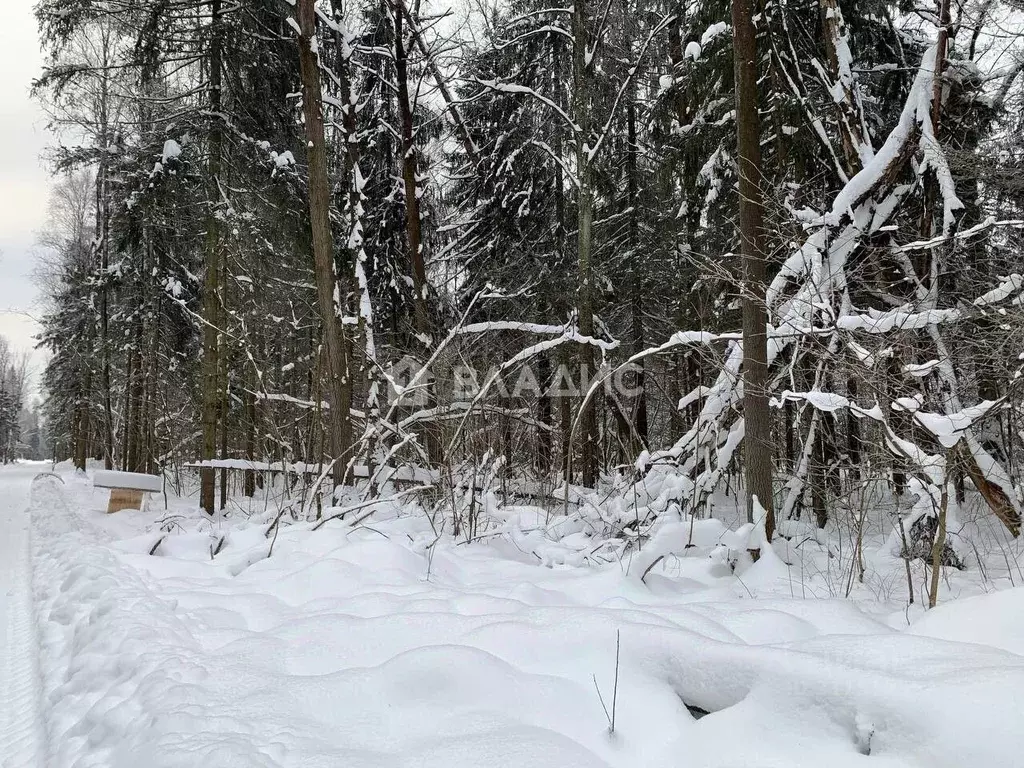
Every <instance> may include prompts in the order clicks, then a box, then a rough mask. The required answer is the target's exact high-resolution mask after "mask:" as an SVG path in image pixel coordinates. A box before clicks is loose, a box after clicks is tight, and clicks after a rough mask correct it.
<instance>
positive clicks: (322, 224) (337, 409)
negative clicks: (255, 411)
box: [297, 0, 352, 484]
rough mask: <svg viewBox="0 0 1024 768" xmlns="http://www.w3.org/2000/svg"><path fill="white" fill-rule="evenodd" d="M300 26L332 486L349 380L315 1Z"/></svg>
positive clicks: (338, 472) (341, 470)
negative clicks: (336, 298) (325, 134)
mask: <svg viewBox="0 0 1024 768" xmlns="http://www.w3.org/2000/svg"><path fill="white" fill-rule="evenodd" d="M297 16H298V23H299V65H300V67H301V75H302V112H303V116H304V117H305V121H306V141H307V147H308V150H307V159H308V162H309V220H310V225H311V231H312V243H313V263H314V270H315V273H316V292H317V303H318V305H319V310H320V321H321V324H322V326H323V329H322V332H323V341H324V348H325V352H326V357H327V366H326V368H327V380H328V386H327V396H328V402H329V404H330V423H331V453H332V454H333V458H334V459H335V464H334V470H333V472H334V482H335V484H340V483H342V482H343V481H344V476H345V468H346V462H345V459H346V458H347V454H348V453H349V451H350V449H351V444H352V422H351V405H352V382H351V376H350V373H349V360H348V355H347V345H346V344H345V339H344V337H343V329H342V325H341V319H340V317H339V312H340V311H341V306H339V305H338V304H337V303H336V301H335V297H336V296H337V297H339V300H341V297H343V296H344V288H345V286H344V284H343V283H341V284H339V281H338V275H337V272H336V268H335V263H334V237H333V235H332V233H331V217H330V216H331V214H330V210H331V190H330V183H329V180H328V178H327V147H326V142H325V139H324V116H323V100H322V92H321V90H320V67H319V63H318V61H317V53H316V51H315V49H314V45H313V41H314V40H315V38H316V9H315V0H297Z"/></svg>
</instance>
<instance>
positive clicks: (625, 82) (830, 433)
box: [0, 0, 1024, 597]
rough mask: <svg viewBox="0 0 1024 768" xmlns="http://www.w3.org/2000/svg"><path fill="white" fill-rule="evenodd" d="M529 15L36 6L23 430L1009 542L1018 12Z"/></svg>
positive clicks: (690, 10)
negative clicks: (33, 209) (33, 321)
mask: <svg viewBox="0 0 1024 768" xmlns="http://www.w3.org/2000/svg"><path fill="white" fill-rule="evenodd" d="M563 5H564V7H561V6H558V5H557V4H555V5H552V4H550V3H549V2H547V0H541V1H539V2H537V1H535V0H502V2H497V0H495V2H489V1H488V0H475V2H469V3H465V4H461V5H460V4H453V5H451V6H450V7H448V6H446V5H444V4H440V5H438V4H428V3H424V2H421V0H381V2H374V1H373V0H344V1H343V0H320V1H319V2H317V1H316V0H289V1H288V2H284V1H283V0H237V1H236V2H228V0H41V1H40V2H39V3H38V5H37V7H36V17H37V20H38V25H39V30H40V36H41V40H42V43H43V45H44V49H45V52H46V56H47V66H46V67H45V69H44V70H43V71H42V72H40V73H39V77H38V79H37V80H36V82H35V83H34V92H35V94H36V96H37V97H38V99H40V100H41V102H42V103H43V104H44V105H45V108H46V110H47V114H48V115H49V118H50V121H51V126H52V128H53V130H54V131H55V132H56V135H57V136H58V137H59V141H58V142H57V144H56V146H54V148H53V150H52V153H51V157H50V161H51V164H52V168H53V171H54V174H55V176H54V191H53V200H52V204H51V211H50V222H49V225H48V227H47V230H46V232H45V233H43V235H42V236H41V240H42V242H43V245H44V246H45V253H46V258H44V259H42V260H41V262H40V265H39V269H38V281H39V284H40V286H41V288H42V290H43V291H44V293H45V295H46V307H47V309H46V314H45V318H44V320H43V332H42V335H41V337H40V344H41V346H42V347H44V348H45V350H46V352H47V354H48V357H47V363H46V368H45V372H44V374H43V377H42V379H43V381H42V385H43V390H44V393H45V402H44V405H43V420H44V422H45V424H46V431H47V434H48V439H49V441H50V445H51V450H52V453H53V458H54V460H56V461H60V460H63V459H71V460H72V461H73V462H74V464H75V465H76V466H77V467H79V468H80V469H83V470H84V469H85V467H86V465H87V462H90V461H95V462H98V463H99V464H102V465H103V466H105V467H106V468H108V469H109V468H113V469H120V470H128V471H136V472H149V473H165V474H173V475H174V476H175V477H179V476H180V475H181V474H182V473H185V474H187V473H189V472H192V473H193V475H194V476H195V479H196V487H197V489H198V497H197V500H198V504H199V505H200V506H201V507H202V508H203V509H204V510H205V511H206V512H207V513H209V514H211V515H213V514H215V512H216V511H217V510H218V509H220V508H222V507H224V506H225V504H226V503H227V501H226V500H227V498H228V496H229V494H231V493H235V492H237V493H241V494H244V495H246V496H253V495H254V494H256V493H258V492H259V489H260V488H261V487H262V485H263V483H264V482H265V476H266V473H267V472H268V471H271V470H273V469H274V467H276V468H277V471H279V472H284V473H285V474H286V475H288V474H289V473H293V474H294V481H293V482H294V483H296V484H300V483H301V484H302V488H303V491H302V492H303V493H304V494H309V496H310V498H313V497H314V496H315V498H316V501H315V503H316V510H317V513H318V514H319V513H320V510H321V504H322V502H321V496H323V495H324V494H326V495H327V496H329V495H330V487H331V486H334V487H338V488H339V489H342V488H352V487H357V486H358V487H359V488H360V494H361V498H363V499H364V500H365V499H369V498H375V497H378V496H380V495H382V494H406V495H412V494H417V495H418V497H419V498H421V499H422V503H423V504H428V505H433V506H434V507H436V508H437V509H441V510H443V511H444V514H443V517H444V519H445V524H446V525H447V526H448V530H449V531H451V532H453V533H455V534H456V535H460V534H461V533H466V534H467V535H468V536H470V537H472V535H473V531H474V526H475V524H476V523H475V521H476V519H477V516H478V514H479V510H480V509H481V508H482V507H486V505H487V504H488V503H489V502H488V499H489V498H491V496H492V495H493V494H499V495H501V496H502V497H503V498H526V499H532V500H534V501H536V502H539V503H541V505H542V506H543V505H548V506H549V507H551V508H559V507H560V505H562V504H564V505H565V506H566V507H568V505H569V503H570V501H573V502H574V503H575V501H576V500H578V499H579V498H590V499H596V498H599V499H600V500H601V503H600V505H596V506H598V507H599V509H598V511H597V512H595V518H594V521H593V522H594V524H595V525H599V526H603V527H604V529H605V530H606V531H608V532H609V533H614V534H616V535H618V536H620V537H624V538H625V539H627V540H628V539H631V538H635V539H640V538H641V537H643V536H645V535H646V533H647V532H649V531H650V530H651V528H652V526H654V525H655V524H656V522H657V521H658V520H659V519H660V518H662V517H663V516H665V515H679V516H684V515H685V516H689V518H690V520H693V519H694V518H695V517H696V518H701V517H710V516H713V514H714V512H715V510H716V508H721V507H722V506H723V505H731V506H733V507H735V508H736V509H739V510H742V511H743V514H745V515H746V519H747V520H748V521H749V522H750V523H753V524H754V526H755V528H757V529H758V530H759V531H760V533H759V534H758V535H759V536H762V537H765V538H764V539H762V541H763V540H767V541H771V540H772V538H773V535H774V534H775V532H776V530H779V531H783V529H784V528H785V526H786V524H787V523H788V522H790V521H795V520H801V519H804V520H806V521H810V522H811V523H812V524H813V525H814V526H817V527H824V526H826V525H827V524H828V523H829V522H830V520H831V521H832V522H836V521H837V518H838V517H839V516H843V520H845V521H846V522H847V523H848V524H849V525H850V526H853V527H854V528H855V527H856V525H857V521H858V517H857V514H858V513H857V509H856V508H855V505H852V504H851V503H850V502H849V500H850V499H851V498H852V496H853V495H856V494H857V493H862V492H863V491H864V489H868V488H875V489H877V488H881V489H883V490H884V492H885V494H887V495H889V496H890V497H895V498H906V499H908V502H907V504H905V505H904V509H903V511H904V512H907V510H908V509H909V512H908V514H907V516H906V517H902V518H899V520H897V524H898V527H899V529H900V531H901V535H902V536H903V546H904V549H905V552H907V553H912V552H913V551H915V549H916V548H923V549H921V553H922V556H927V557H930V558H931V562H932V564H933V565H935V564H936V563H937V562H939V561H941V562H942V564H944V565H949V564H955V561H956V560H957V554H956V553H955V552H953V551H952V549H951V548H950V547H949V546H948V545H947V544H946V542H945V541H944V537H945V536H946V531H947V529H948V528H950V527H951V526H952V524H953V520H954V518H955V517H956V514H957V510H958V509H959V508H960V507H962V506H964V505H966V504H968V503H971V502H972V500H973V501H974V502H976V504H977V506H978V508H979V509H981V510H983V512H984V514H986V515H992V516H994V519H997V520H998V521H999V524H1000V525H1001V526H1002V527H1004V528H1005V529H1006V531H1007V532H1008V533H1009V534H1010V535H1011V536H1013V537H1015V536H1017V534H1018V533H1019V531H1020V521H1021V517H1020V514H1021V507H1022V498H1024V496H1022V490H1024V486H1022V479H1024V478H1022V474H1021V466H1022V463H1021V462H1022V459H1024V443H1022V440H1021V437H1022V435H1024V432H1022V428H1024V422H1022V418H1024V417H1022V415H1021V412H1020V405H1021V402H1022V400H1021V392H1020V386H1019V382H1020V381H1021V356H1022V354H1024V349H1022V341H1024V335H1022V331H1024V312H1022V306H1021V305H1022V302H1024V276H1022V272H1024V268H1022V267H1024V261H1022V257H1021V255H1020V254H1021V234H1020V233H1021V227H1024V213H1022V211H1021V207H1022V205H1024V185H1022V182H1021V178H1020V175H1019V166H1020V158H1021V155H1022V153H1024V140H1022V139H1021V136H1022V135H1024V134H1022V133H1021V130H1020V127H1021V126H1020V120H1021V117H1020V116H1021V105H1022V96H1024V78H1022V77H1021V72H1022V69H1024V56H1022V55H1021V49H1020V43H1021V34H1020V32H1019V31H1018V30H1019V29H1020V26H1019V18H1020V15H1019V11H1018V9H1017V7H1016V5H1015V3H1014V2H1007V1H1005V0H962V1H961V0H958V2H956V3H953V2H951V0H939V2H938V3H937V4H936V3H925V4H915V3H912V2H898V3H897V2H888V1H887V0H862V2H849V1H844V0H757V1H756V2H755V0H733V2H732V3H731V4H729V3H726V2H722V1H721V0H689V1H688V2H676V1H675V0H668V1H666V0H572V2H571V3H568V4H563ZM2 370H3V368H2V367H0V371H2ZM2 392H3V390H2V389H0V403H2V397H3V395H2ZM0 439H2V433H0ZM235 469H240V470H241V471H240V472H235V471H233V470H235ZM403 473H404V474H403ZM399 478H404V479H405V482H404V483H402V484H399V483H398V482H397V480H398V479H399ZM400 486H401V487H400ZM339 492H340V491H339ZM323 503H325V504H326V506H327V507H330V506H331V505H332V504H333V501H332V500H330V499H329V498H328V499H327V500H326V502H323ZM897 507H898V505H897ZM307 508H308V506H307ZM863 519H864V518H863V514H861V515H860V518H859V520H860V522H861V524H863ZM783 532H784V531H783ZM752 541H753V540H752ZM751 548H752V549H756V548H757V544H756V542H754V543H752V545H751ZM935 572H936V573H938V570H937V569H936V570H935ZM861 575H863V564H861ZM908 578H909V569H908ZM911 597H912V596H911Z"/></svg>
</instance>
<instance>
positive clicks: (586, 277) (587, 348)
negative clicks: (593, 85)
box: [572, 0, 599, 487]
mask: <svg viewBox="0 0 1024 768" xmlns="http://www.w3.org/2000/svg"><path fill="white" fill-rule="evenodd" d="M572 35H573V49H572V84H573V110H572V117H573V120H574V121H575V122H576V125H577V126H579V132H578V133H577V135H576V176H577V180H578V182H579V203H578V206H577V209H576V228H577V232H578V235H577V243H576V260H577V268H578V272H579V277H578V287H577V291H578V293H577V297H576V311H577V314H578V322H579V329H580V334H582V335H583V336H588V337H593V335H594V266H593V232H592V227H593V223H594V166H593V162H592V159H591V157H590V141H591V136H590V133H591V131H590V129H591V124H592V115H591V110H592V104H591V94H590V63H591V62H590V61H588V46H589V45H590V42H589V35H588V34H587V3H586V0H573V14H572ZM593 372H594V348H593V347H592V346H591V345H590V344H582V345H580V378H581V382H582V383H586V382H588V381H589V380H590V378H591V376H592V375H593ZM580 422H581V427H582V429H581V433H580V439H581V453H580V470H581V474H582V481H583V485H585V486H587V487H593V486H594V485H596V483H597V466H598V464H597V462H598V451H599V447H598V434H597V409H596V408H595V404H594V402H593V401H591V402H590V403H589V404H588V405H587V406H586V408H584V410H583V412H582V413H581V414H580Z"/></svg>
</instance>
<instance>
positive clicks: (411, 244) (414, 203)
mask: <svg viewBox="0 0 1024 768" xmlns="http://www.w3.org/2000/svg"><path fill="white" fill-rule="evenodd" d="M392 10H393V12H394V17H395V78H396V79H397V81H398V82H397V83H396V87H397V88H398V113H399V117H400V119H401V123H402V125H401V132H402V181H403V182H404V191H405V243H406V248H407V250H408V254H409V266H410V269H411V271H412V290H413V315H414V318H413V320H414V327H415V330H416V335H417V336H418V337H419V343H420V344H424V345H429V344H430V316H429V314H428V312H427V271H426V261H425V254H424V252H423V221H422V212H421V210H420V190H419V180H418V178H417V168H418V165H419V163H418V161H417V158H418V153H417V151H416V141H415V132H414V130H413V128H414V126H413V103H412V98H411V97H410V95H409V53H408V50H407V49H406V46H405V29H404V26H403V20H404V17H405V15H406V14H407V13H408V11H407V10H406V8H405V0H393V6H392ZM410 16H411V17H412V18H413V20H414V21H415V16H414V15H413V14H410ZM427 393H428V394H427V397H428V400H427V407H432V406H434V405H435V404H436V395H435V393H434V392H433V389H432V388H430V389H428V390H427ZM423 437H424V441H425V443H426V449H427V456H428V458H429V459H430V461H431V463H436V462H438V461H440V460H441V445H440V434H439V430H438V427H437V424H436V423H428V424H427V425H426V427H425V428H424V430H423Z"/></svg>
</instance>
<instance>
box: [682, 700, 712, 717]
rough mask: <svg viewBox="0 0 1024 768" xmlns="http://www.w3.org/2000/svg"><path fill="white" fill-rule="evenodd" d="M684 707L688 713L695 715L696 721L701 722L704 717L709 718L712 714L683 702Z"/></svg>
mask: <svg viewBox="0 0 1024 768" xmlns="http://www.w3.org/2000/svg"><path fill="white" fill-rule="evenodd" d="M683 706H684V707H686V711H687V712H689V713H690V714H691V715H693V719H694V720H700V719H701V718H702V717H707V716H708V715H710V714H711V713H710V712H708V711H707V710H706V709H703V708H701V707H698V706H697V705H696V704H687V703H686V702H685V701H684V702H683Z"/></svg>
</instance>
